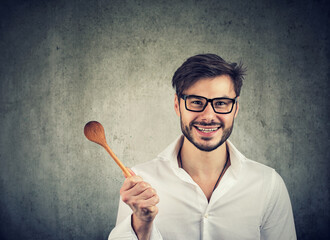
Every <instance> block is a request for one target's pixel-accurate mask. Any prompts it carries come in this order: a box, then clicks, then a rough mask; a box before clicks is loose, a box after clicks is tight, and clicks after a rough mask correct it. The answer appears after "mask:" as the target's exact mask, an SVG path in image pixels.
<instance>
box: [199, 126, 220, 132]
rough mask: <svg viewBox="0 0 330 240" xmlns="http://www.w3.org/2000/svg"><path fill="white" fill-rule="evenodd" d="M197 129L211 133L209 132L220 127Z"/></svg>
mask: <svg viewBox="0 0 330 240" xmlns="http://www.w3.org/2000/svg"><path fill="white" fill-rule="evenodd" d="M197 129H198V130H199V131H202V132H205V133H209V132H213V131H216V130H218V128H200V127H197Z"/></svg>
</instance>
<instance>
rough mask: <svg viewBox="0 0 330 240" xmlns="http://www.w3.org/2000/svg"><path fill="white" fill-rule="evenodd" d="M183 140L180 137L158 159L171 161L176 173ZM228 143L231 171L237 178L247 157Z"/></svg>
mask: <svg viewBox="0 0 330 240" xmlns="http://www.w3.org/2000/svg"><path fill="white" fill-rule="evenodd" d="M183 138H184V136H183V135H181V136H179V137H178V138H177V139H176V140H175V141H174V142H172V143H171V144H170V145H169V146H168V147H167V148H166V149H165V150H164V151H163V152H161V153H160V154H159V155H158V157H160V158H162V159H163V160H166V161H169V163H170V165H171V167H172V168H173V169H174V170H175V171H178V170H179V169H180V168H179V166H178V160H177V156H178V152H179V150H180V148H181V146H182V143H183ZM226 143H227V146H228V150H229V156H230V163H231V165H230V167H229V169H231V172H232V173H233V175H234V176H235V177H236V178H237V177H238V174H239V172H240V170H241V167H242V163H243V161H245V157H244V155H243V154H241V153H240V152H239V151H238V150H237V149H236V147H235V146H234V145H233V144H232V143H231V142H230V141H229V140H227V141H226ZM229 169H228V170H229Z"/></svg>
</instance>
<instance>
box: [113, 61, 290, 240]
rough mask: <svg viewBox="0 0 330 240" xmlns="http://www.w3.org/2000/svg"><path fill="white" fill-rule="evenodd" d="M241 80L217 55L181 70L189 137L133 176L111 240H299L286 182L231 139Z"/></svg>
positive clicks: (180, 103) (178, 80) (238, 69)
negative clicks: (243, 151)
mask: <svg viewBox="0 0 330 240" xmlns="http://www.w3.org/2000/svg"><path fill="white" fill-rule="evenodd" d="M243 75H244V71H243V69H242V66H241V65H237V64H235V63H228V62H226V61H224V60H223V59H222V58H221V57H219V56H217V55H214V54H203V55H196V56H193V57H191V58H189V59H187V61H185V62H184V63H183V64H182V66H181V67H179V68H178V70H177V71H176V72H175V74H174V76H173V79H172V85H173V87H174V88H175V90H176V94H175V100H174V108H175V112H176V114H177V115H178V117H179V118H180V123H181V130H182V133H183V135H182V136H180V137H179V138H178V139H177V140H176V141H175V142H173V143H172V144H171V145H170V146H168V147H167V148H166V149H165V150H164V151H163V152H162V153H160V154H159V155H158V157H157V158H155V159H154V160H152V161H150V162H147V163H143V164H140V165H138V166H136V167H134V168H133V169H132V174H133V176H132V177H130V178H127V179H126V180H125V182H124V183H123V186H122V188H121V190H120V195H121V198H122V201H120V204H119V210H118V216H117V224H116V227H115V228H114V229H113V230H112V232H111V233H110V236H109V239H113V240H114V239H171V240H173V239H180V240H184V239H187V240H195V239H196V240H198V239H214V240H216V239H224V240H244V239H251V240H256V239H269V240H270V239H273V240H279V239H283V240H287V239H296V234H295V227H294V221H293V215H292V209H291V204H290V199H289V195H288V192H287V189H286V187H285V184H284V182H283V180H282V178H281V177H280V176H279V175H278V174H277V173H276V172H275V170H274V169H272V168H269V167H267V166H265V165H262V164H260V163H257V162H254V161H252V160H249V159H247V158H245V157H244V156H243V155H242V154H241V153H240V152H239V151H238V150H237V149H236V148H235V147H234V145H233V144H232V143H231V142H230V141H229V140H228V138H229V136H230V135H231V132H232V130H233V126H234V120H235V118H236V116H237V114H238V110H239V95H240V90H241V86H242V80H243Z"/></svg>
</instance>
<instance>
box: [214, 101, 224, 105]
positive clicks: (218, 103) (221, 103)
mask: <svg viewBox="0 0 330 240" xmlns="http://www.w3.org/2000/svg"><path fill="white" fill-rule="evenodd" d="M225 104H226V103H225V102H221V101H219V102H216V103H215V105H218V106H220V105H225Z"/></svg>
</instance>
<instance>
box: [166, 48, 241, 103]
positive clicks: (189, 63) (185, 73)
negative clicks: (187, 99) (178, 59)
mask: <svg viewBox="0 0 330 240" xmlns="http://www.w3.org/2000/svg"><path fill="white" fill-rule="evenodd" d="M245 71H246V69H245V68H243V65H242V63H239V64H237V63H228V62H226V61H225V60H223V59H222V58H221V57H219V56H218V55H215V54H199V55H196V56H193V57H190V58H188V59H187V60H186V61H185V62H184V63H183V64H182V65H181V67H179V68H178V69H177V70H176V72H175V73H174V76H173V78H172V86H173V88H174V89H175V91H176V94H177V95H178V96H179V97H180V96H181V95H182V93H183V91H184V90H186V89H188V88H189V87H190V86H192V85H193V84H194V83H195V82H197V81H198V80H200V79H203V78H212V77H216V76H220V75H229V76H230V77H231V79H232V80H233V83H234V89H235V93H236V96H239V95H240V92H241V87H242V84H243V79H244V75H245Z"/></svg>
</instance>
